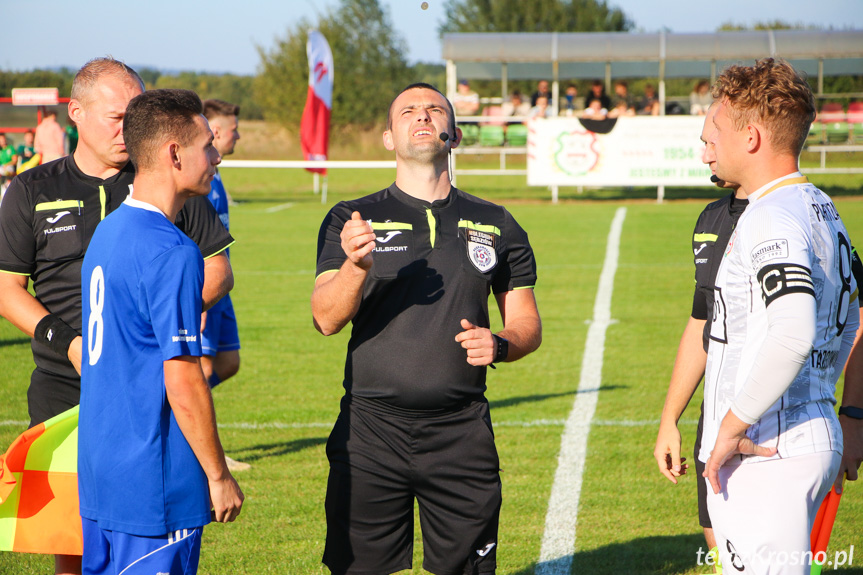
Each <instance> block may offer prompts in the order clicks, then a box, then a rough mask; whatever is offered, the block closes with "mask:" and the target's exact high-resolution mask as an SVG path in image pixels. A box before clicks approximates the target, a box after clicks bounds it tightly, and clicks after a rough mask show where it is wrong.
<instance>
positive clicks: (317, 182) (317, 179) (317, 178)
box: [312, 172, 321, 196]
mask: <svg viewBox="0 0 863 575" xmlns="http://www.w3.org/2000/svg"><path fill="white" fill-rule="evenodd" d="M312 182H313V184H312V187H313V188H314V190H315V195H316V196H317V195H318V191H319V190H320V189H321V175H320V174H319V173H317V172H315V173H314V174H313V175H312Z"/></svg>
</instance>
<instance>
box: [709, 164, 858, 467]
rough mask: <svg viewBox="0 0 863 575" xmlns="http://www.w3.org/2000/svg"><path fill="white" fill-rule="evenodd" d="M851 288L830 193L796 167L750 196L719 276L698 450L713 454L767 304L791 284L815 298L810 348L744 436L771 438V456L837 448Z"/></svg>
mask: <svg viewBox="0 0 863 575" xmlns="http://www.w3.org/2000/svg"><path fill="white" fill-rule="evenodd" d="M856 291H857V286H856V283H855V281H854V278H853V275H852V274H851V243H850V241H849V238H848V232H847V231H846V229H845V226H844V224H843V223H842V220H841V219H840V217H839V213H838V212H837V211H836V208H835V206H834V205H833V202H832V201H831V200H830V198H829V197H828V196H827V195H826V194H824V193H823V192H821V190H819V189H818V188H816V187H815V186H813V185H812V184H810V183H809V182H808V181H807V180H806V178H804V177H802V176H801V175H800V174H799V173H795V174H791V175H790V176H786V177H784V178H780V179H779V180H776V181H774V182H771V183H770V184H768V185H766V186H764V187H763V188H762V189H760V190H758V191H757V192H755V193H754V194H751V195H750V196H749V206H748V208H747V210H746V211H745V212H744V213H743V215H742V216H741V217H740V221H739V223H738V225H737V228H736V230H735V231H734V234H733V235H732V236H731V239H730V241H729V243H728V247H727V248H726V251H725V257H724V258H723V261H722V264H721V265H720V268H719V272H718V274H717V278H716V290H715V304H714V308H713V309H714V313H713V320H712V323H711V329H710V345H709V350H708V358H707V368H706V375H705V387H704V435H703V439H702V443H701V451H700V453H699V459H701V460H702V461H706V460H707V459H708V457H709V456H710V452H711V450H712V449H713V447H714V445H715V442H716V436H717V432H718V430H719V425H720V423H721V422H722V419H723V418H724V417H725V415H726V413H727V412H728V410H729V408H730V407H731V405H732V403H733V402H734V400H735V398H736V397H737V395H738V394H739V393H740V391H741V389H742V388H743V386H744V384H745V383H746V382H747V379H748V377H749V374H750V372H751V370H752V368H753V364H754V362H755V360H756V358H757V357H758V354H759V351H760V349H761V347H762V345H763V344H764V341H765V339H766V336H767V328H768V324H767V306H769V305H770V304H771V302H773V301H775V300H776V299H777V298H781V297H782V296H784V295H786V294H790V293H808V294H811V295H812V296H813V297H814V298H815V302H816V336H815V341H814V342H813V349H812V352H811V354H810V356H809V358H808V360H807V361H806V362H805V363H804V365H803V367H802V368H801V369H800V371H799V373H798V374H797V377H796V378H795V379H794V381H793V382H792V384H791V386H790V387H789V388H788V389H787V390H786V391H785V393H783V395H782V396H781V397H780V398H779V400H778V401H776V403H774V404H773V405H772V406H771V407H770V408H769V409H768V410H767V411H766V412H765V413H764V414H763V415H762V416H761V418H760V419H759V420H758V421H756V422H755V423H754V424H753V425H752V426H751V427H750V428H749V430H748V431H747V435H748V436H749V438H750V439H752V441H754V442H755V443H756V444H758V445H763V446H766V447H776V448H777V449H778V453H777V455H776V456H775V457H789V456H795V455H802V454H806V453H816V452H821V451H831V450H834V451H839V452H841V451H842V432H841V429H840V427H839V422H838V419H837V418H836V414H835V412H834V407H833V406H834V405H835V403H836V399H835V391H836V380H837V379H838V378H839V375H840V373H841V372H842V368H843V365H839V362H840V361H844V357H847V355H846V356H843V355H842V353H843V352H842V351H840V350H841V349H842V345H843V343H842V340H843V338H842V333H843V331H844V327H845V323H846V321H847V318H848V306H849V302H850V299H851V297H852V294H856ZM855 297H856V296H855ZM810 309H811V308H810ZM810 317H811V316H810ZM810 321H811V320H810ZM846 337H847V334H846ZM847 345H848V344H846V346H847ZM847 351H848V350H847V349H845V350H844V352H845V353H846V354H847ZM840 358H842V359H840ZM744 459H745V460H746V462H755V461H762V460H764V459H765V458H762V457H746V458H744Z"/></svg>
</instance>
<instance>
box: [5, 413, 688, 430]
mask: <svg viewBox="0 0 863 575" xmlns="http://www.w3.org/2000/svg"><path fill="white" fill-rule="evenodd" d="M335 421H336V420H335V415H333V421H329V422H326V421H308V422H287V421H266V422H263V423H257V422H254V421H232V422H227V423H220V424H219V429H248V430H250V431H257V430H261V429H329V428H331V427H332V426H333V424H334V423H335ZM29 423H30V422H29V421H26V420H14V419H6V420H0V427H25V426H27V425H28V424H29ZM697 423H698V420H697V419H681V420H680V421H678V422H677V424H678V425H696V424H697ZM565 424H566V420H564V419H534V420H532V421H495V422H494V426H495V427H563V426H564V425H565ZM575 425H581V426H585V427H589V426H593V427H597V426H599V427H654V426H658V425H659V419H595V420H593V421H592V422H590V423H589V424H588V423H584V422H577V423H575Z"/></svg>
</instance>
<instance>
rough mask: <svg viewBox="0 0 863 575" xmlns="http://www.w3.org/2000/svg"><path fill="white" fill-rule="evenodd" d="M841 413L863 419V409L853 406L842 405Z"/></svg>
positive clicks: (852, 417)
mask: <svg viewBox="0 0 863 575" xmlns="http://www.w3.org/2000/svg"><path fill="white" fill-rule="evenodd" d="M839 415H847V416H848V417H850V418H851V419H863V409H861V408H859V407H852V406H850V405H849V406H842V407H840V408H839Z"/></svg>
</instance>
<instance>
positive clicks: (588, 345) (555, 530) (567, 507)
mask: <svg viewBox="0 0 863 575" xmlns="http://www.w3.org/2000/svg"><path fill="white" fill-rule="evenodd" d="M625 218H626V208H618V209H617V212H616V213H615V214H614V219H613V220H612V222H611V229H610V231H609V232H608V245H607V246H606V249H605V263H604V264H603V266H602V273H601V274H600V276H599V288H598V289H597V292H596V301H595V302H594V304H593V321H592V322H591V324H590V327H589V328H588V331H587V341H586V342H585V344H584V359H583V360H582V363H581V380H580V381H579V383H578V391H579V392H578V393H577V394H576V396H575V401H574V402H573V405H572V411H571V412H570V414H569V418H567V420H566V424H565V425H564V428H563V434H562V436H561V439H560V455H558V463H557V473H555V476H554V484H553V485H552V487H551V497H550V498H549V501H548V513H547V514H546V516H545V533H543V536H542V547H541V549H540V552H539V562H538V563H537V565H536V570H535V571H534V573H535V574H536V575H569V572H570V570H571V569H572V556H573V553H575V532H576V521H577V519H578V503H579V500H580V498H581V483H582V476H583V474H584V462H585V459H586V458H587V436H588V433H589V432H590V423H591V420H592V419H593V414H594V413H595V412H596V402H597V399H598V398H599V388H600V385H601V384H602V359H603V355H604V352H605V332H606V331H607V330H608V326H609V325H610V324H611V294H612V292H613V291H614V274H615V272H616V271H617V260H618V256H619V254H620V235H621V231H622V230H623V220H624V219H625Z"/></svg>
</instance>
